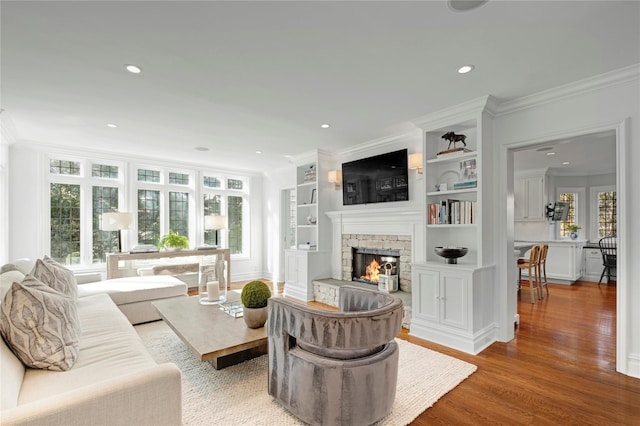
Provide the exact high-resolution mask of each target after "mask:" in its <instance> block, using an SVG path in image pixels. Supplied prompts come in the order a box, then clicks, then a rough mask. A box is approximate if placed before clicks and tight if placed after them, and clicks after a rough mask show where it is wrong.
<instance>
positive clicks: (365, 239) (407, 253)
mask: <svg viewBox="0 0 640 426" xmlns="http://www.w3.org/2000/svg"><path fill="white" fill-rule="evenodd" d="M341 247H342V279H343V280H345V281H351V280H352V277H353V250H352V248H361V249H362V248H365V249H382V250H397V251H398V252H399V253H400V264H399V268H398V269H399V271H400V274H399V277H398V280H399V283H398V286H399V289H400V290H401V291H405V292H407V293H411V236H410V235H371V234H342V244H341Z"/></svg>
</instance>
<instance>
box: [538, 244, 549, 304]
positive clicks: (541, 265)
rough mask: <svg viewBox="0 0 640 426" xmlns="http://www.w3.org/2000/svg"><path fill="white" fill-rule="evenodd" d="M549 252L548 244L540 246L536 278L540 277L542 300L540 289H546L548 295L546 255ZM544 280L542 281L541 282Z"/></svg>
mask: <svg viewBox="0 0 640 426" xmlns="http://www.w3.org/2000/svg"><path fill="white" fill-rule="evenodd" d="M548 252H549V244H541V245H540V261H539V262H538V271H539V272H538V276H539V277H540V296H541V297H540V298H541V299H543V298H544V292H543V291H542V287H543V286H544V287H546V289H547V296H548V295H549V283H548V282H547V253H548ZM543 279H544V281H543Z"/></svg>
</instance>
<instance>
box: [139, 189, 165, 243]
mask: <svg viewBox="0 0 640 426" xmlns="http://www.w3.org/2000/svg"><path fill="white" fill-rule="evenodd" d="M159 240H160V191H151V190H145V189H139V190H138V243H139V244H158V241H159Z"/></svg>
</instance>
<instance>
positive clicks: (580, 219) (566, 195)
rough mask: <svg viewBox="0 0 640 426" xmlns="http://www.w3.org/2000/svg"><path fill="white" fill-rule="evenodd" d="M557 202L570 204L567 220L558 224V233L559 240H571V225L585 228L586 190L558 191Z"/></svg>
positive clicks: (566, 189)
mask: <svg viewBox="0 0 640 426" xmlns="http://www.w3.org/2000/svg"><path fill="white" fill-rule="evenodd" d="M556 194H557V197H558V198H557V200H558V201H564V202H566V203H569V212H568V214H567V220H564V221H562V222H558V228H557V233H558V237H559V238H569V236H570V235H571V231H570V230H569V229H568V226H569V225H578V226H580V227H581V228H584V226H585V225H584V223H585V189H584V188H582V187H576V188H568V187H565V188H563V187H558V188H557V189H556Z"/></svg>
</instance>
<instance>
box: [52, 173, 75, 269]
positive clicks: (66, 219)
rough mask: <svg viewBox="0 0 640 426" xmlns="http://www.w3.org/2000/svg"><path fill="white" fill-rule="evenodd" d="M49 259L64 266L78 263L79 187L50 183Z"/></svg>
mask: <svg viewBox="0 0 640 426" xmlns="http://www.w3.org/2000/svg"><path fill="white" fill-rule="evenodd" d="M50 196H51V214H50V217H51V258H52V259H55V260H56V261H58V262H60V263H62V264H65V265H71V264H78V263H80V185H67V184H61V183H52V184H51V188H50Z"/></svg>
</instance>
